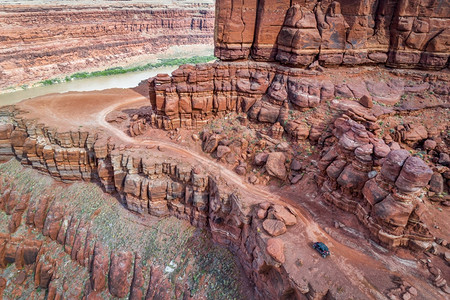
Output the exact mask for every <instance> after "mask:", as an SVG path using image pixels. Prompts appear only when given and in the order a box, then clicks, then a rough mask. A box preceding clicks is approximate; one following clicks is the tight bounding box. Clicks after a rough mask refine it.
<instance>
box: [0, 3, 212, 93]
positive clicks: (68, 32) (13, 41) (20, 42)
mask: <svg viewBox="0 0 450 300" xmlns="http://www.w3.org/2000/svg"><path fill="white" fill-rule="evenodd" d="M136 2H137V1H131V2H126V3H120V4H111V3H107V2H104V3H98V2H96V3H95V5H92V4H86V3H82V4H80V3H76V2H75V3H71V2H69V4H66V3H65V5H57V4H44V5H42V4H39V5H23V4H21V5H2V6H0V89H4V88H7V87H10V86H17V85H21V84H29V83H33V82H37V81H40V80H44V79H50V78H55V77H61V76H62V75H71V74H73V73H76V72H79V71H85V70H89V71H92V70H103V69H106V68H108V67H111V66H118V65H127V64H130V63H140V64H142V60H143V59H145V58H148V57H149V55H151V54H157V53H158V52H161V51H163V50H166V49H167V48H169V47H170V46H177V45H208V44H212V35H213V26H214V24H213V20H214V14H213V11H212V10H213V6H212V5H211V4H208V1H200V3H201V2H203V3H204V4H203V5H202V4H192V3H185V4H181V5H178V6H177V7H174V6H173V5H169V4H152V3H155V1H153V2H150V3H148V4H143V3H136ZM113 3H114V2H113Z"/></svg>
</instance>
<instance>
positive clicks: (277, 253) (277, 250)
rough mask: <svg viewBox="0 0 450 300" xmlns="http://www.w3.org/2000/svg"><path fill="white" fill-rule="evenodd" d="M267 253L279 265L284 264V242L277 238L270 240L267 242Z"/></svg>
mask: <svg viewBox="0 0 450 300" xmlns="http://www.w3.org/2000/svg"><path fill="white" fill-rule="evenodd" d="M266 250H267V253H268V254H269V255H270V256H271V257H272V258H273V259H275V260H276V261H277V262H279V263H282V264H283V263H284V262H285V260H286V259H285V256H284V242H283V241H282V240H281V239H279V238H270V239H268V240H267V247H266Z"/></svg>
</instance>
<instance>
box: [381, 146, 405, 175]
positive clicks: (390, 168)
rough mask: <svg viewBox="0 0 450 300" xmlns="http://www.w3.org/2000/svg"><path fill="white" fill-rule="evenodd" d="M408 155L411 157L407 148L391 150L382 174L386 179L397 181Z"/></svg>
mask: <svg viewBox="0 0 450 300" xmlns="http://www.w3.org/2000/svg"><path fill="white" fill-rule="evenodd" d="M408 157H410V154H409V152H408V151H406V150H393V151H391V152H390V153H389V154H388V156H387V157H386V160H385V161H384V163H383V166H382V168H381V175H383V177H384V178H385V179H387V180H389V181H391V182H395V181H396V180H397V177H398V175H400V171H401V170H402V167H403V164H404V163H405V161H406V159H407V158H408Z"/></svg>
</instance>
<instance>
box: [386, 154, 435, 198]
mask: <svg viewBox="0 0 450 300" xmlns="http://www.w3.org/2000/svg"><path fill="white" fill-rule="evenodd" d="M431 176H433V171H432V170H431V169H430V167H428V166H427V164H426V163H425V162H424V161H423V160H421V159H420V158H418V157H409V158H408V159H407V160H406V162H405V164H404V166H403V168H402V170H401V172H400V175H399V176H398V178H397V180H396V182H395V186H396V187H397V188H398V189H399V190H401V191H403V192H416V191H418V190H419V189H421V188H423V187H425V186H426V185H427V184H428V182H429V181H430V179H431Z"/></svg>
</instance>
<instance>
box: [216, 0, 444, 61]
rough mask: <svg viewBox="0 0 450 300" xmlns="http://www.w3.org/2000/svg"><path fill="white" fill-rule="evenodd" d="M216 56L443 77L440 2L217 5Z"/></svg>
mask: <svg viewBox="0 0 450 300" xmlns="http://www.w3.org/2000/svg"><path fill="white" fill-rule="evenodd" d="M217 8H218V14H217V16H216V28H217V35H216V41H215V43H216V44H215V46H216V56H217V57H219V58H220V59H222V60H237V59H247V58H249V57H251V58H253V59H255V60H258V61H279V62H281V63H283V64H287V65H291V66H307V65H309V64H311V63H312V62H313V61H315V60H318V61H319V62H320V64H321V65H363V64H386V65H389V66H395V67H420V68H425V69H442V68H445V67H447V66H448V58H449V54H448V52H449V44H448V40H449V32H448V29H447V28H448V27H449V22H450V20H449V18H448V16H449V11H450V6H449V4H448V3H447V2H445V1H428V2H423V1H422V2H421V1H412V0H396V1H356V2H355V1H346V0H342V1H331V0H327V1H288V0H282V1H276V2H273V1H244V2H242V1H236V0H220V1H217Z"/></svg>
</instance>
